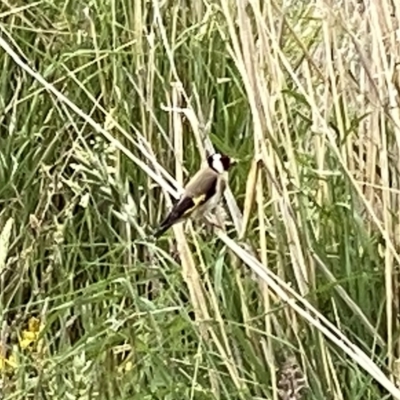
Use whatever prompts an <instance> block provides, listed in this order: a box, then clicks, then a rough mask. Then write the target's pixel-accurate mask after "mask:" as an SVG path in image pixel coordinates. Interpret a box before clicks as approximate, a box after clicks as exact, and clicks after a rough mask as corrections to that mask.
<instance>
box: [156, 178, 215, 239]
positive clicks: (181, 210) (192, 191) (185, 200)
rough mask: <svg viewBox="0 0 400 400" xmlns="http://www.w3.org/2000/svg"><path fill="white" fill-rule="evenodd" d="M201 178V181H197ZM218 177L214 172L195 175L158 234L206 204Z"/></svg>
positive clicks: (213, 192)
mask: <svg viewBox="0 0 400 400" xmlns="http://www.w3.org/2000/svg"><path fill="white" fill-rule="evenodd" d="M200 176H201V179H199V178H200ZM217 184H218V175H217V174H215V173H214V172H212V171H210V173H208V171H206V173H204V171H203V173H202V174H201V175H200V174H196V175H195V176H194V177H193V178H192V179H191V181H190V182H189V183H188V185H187V186H186V188H185V192H184V193H183V195H182V197H181V198H180V199H179V201H178V202H177V203H176V204H175V205H174V206H173V207H172V210H171V211H170V213H169V214H168V215H167V217H166V218H165V220H164V221H163V222H162V223H161V224H160V229H159V232H161V233H162V232H165V231H166V230H167V229H168V228H169V227H171V226H172V225H173V224H175V223H177V222H178V221H180V220H182V219H184V218H186V217H188V216H189V215H190V214H191V213H192V212H193V211H194V210H196V209H197V208H198V207H199V206H201V205H203V204H204V203H206V202H207V201H208V200H209V199H210V198H211V197H212V196H213V195H214V194H215V193H216V191H217Z"/></svg>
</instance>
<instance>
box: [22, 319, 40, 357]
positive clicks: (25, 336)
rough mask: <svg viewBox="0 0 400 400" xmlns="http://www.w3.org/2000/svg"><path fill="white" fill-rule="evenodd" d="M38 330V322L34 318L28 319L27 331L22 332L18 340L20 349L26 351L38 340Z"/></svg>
mask: <svg viewBox="0 0 400 400" xmlns="http://www.w3.org/2000/svg"><path fill="white" fill-rule="evenodd" d="M40 330H41V324H40V320H39V319H38V318H35V317H32V318H30V319H29V321H28V329H26V330H23V331H22V335H21V338H20V340H19V346H20V348H21V349H26V348H28V347H29V346H30V345H31V344H34V343H35V342H36V341H37V340H38V337H39V333H40Z"/></svg>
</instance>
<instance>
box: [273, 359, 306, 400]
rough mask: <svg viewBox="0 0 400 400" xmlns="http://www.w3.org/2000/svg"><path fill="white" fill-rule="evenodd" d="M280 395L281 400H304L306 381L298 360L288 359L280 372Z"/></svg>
mask: <svg viewBox="0 0 400 400" xmlns="http://www.w3.org/2000/svg"><path fill="white" fill-rule="evenodd" d="M278 376H279V380H278V395H279V399H280V400H302V399H303V392H304V390H303V389H305V387H306V381H305V379H304V376H303V373H302V371H301V369H300V367H299V365H298V364H297V361H296V358H295V357H293V356H290V357H287V358H286V360H285V362H284V363H283V364H282V365H281V368H280V370H279V375H278Z"/></svg>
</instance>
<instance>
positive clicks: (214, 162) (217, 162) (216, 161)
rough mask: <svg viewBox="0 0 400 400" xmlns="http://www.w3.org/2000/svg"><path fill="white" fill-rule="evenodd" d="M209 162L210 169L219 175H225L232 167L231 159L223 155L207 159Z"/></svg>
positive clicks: (213, 155)
mask: <svg viewBox="0 0 400 400" xmlns="http://www.w3.org/2000/svg"><path fill="white" fill-rule="evenodd" d="M207 162H208V165H209V166H210V168H212V169H213V170H214V171H215V172H218V173H219V174H223V173H224V172H225V171H228V169H229V168H230V166H231V159H230V158H229V157H228V156H226V155H225V154H221V153H215V154H212V155H211V156H209V157H208V158H207Z"/></svg>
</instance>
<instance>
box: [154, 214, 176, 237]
mask: <svg viewBox="0 0 400 400" xmlns="http://www.w3.org/2000/svg"><path fill="white" fill-rule="evenodd" d="M176 222H177V221H176V220H175V219H174V218H171V216H168V217H167V218H166V219H165V220H164V221H163V222H161V224H160V226H159V227H158V229H157V230H156V232H155V233H154V237H155V238H158V237H160V236H161V235H163V234H164V233H165V232H166V231H167V230H168V229H169V228H171V226H172V225H174V224H175V223H176Z"/></svg>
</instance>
